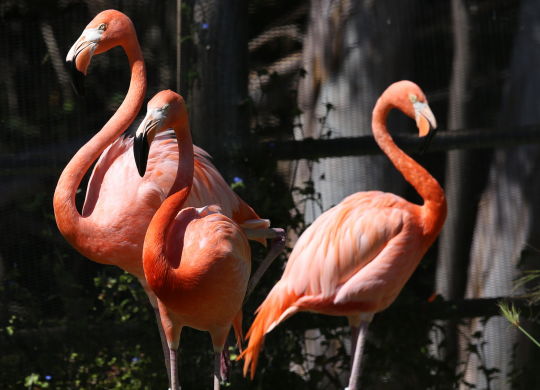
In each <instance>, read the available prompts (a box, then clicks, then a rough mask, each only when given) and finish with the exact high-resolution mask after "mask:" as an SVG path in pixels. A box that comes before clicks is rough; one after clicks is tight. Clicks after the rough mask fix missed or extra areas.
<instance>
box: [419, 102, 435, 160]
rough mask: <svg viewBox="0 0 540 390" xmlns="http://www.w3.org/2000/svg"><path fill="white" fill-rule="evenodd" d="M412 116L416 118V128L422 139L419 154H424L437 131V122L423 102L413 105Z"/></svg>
mask: <svg viewBox="0 0 540 390" xmlns="http://www.w3.org/2000/svg"><path fill="white" fill-rule="evenodd" d="M414 114H415V118H416V126H417V127H418V135H419V136H420V137H423V138H424V142H423V143H422V147H421V148H420V153H422V154H423V153H424V152H425V151H426V150H427V148H428V146H429V144H430V142H431V139H432V138H433V135H434V134H435V130H436V129H437V120H436V119H435V115H433V112H432V111H431V108H429V106H428V104H427V103H425V102H416V103H414Z"/></svg>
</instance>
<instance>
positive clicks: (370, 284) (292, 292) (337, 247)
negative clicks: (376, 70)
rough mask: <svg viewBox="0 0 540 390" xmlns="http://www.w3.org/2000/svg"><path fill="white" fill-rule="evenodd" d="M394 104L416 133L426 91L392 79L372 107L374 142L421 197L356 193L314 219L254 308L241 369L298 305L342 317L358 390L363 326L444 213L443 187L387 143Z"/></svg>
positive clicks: (431, 120) (395, 290)
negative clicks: (349, 335)
mask: <svg viewBox="0 0 540 390" xmlns="http://www.w3.org/2000/svg"><path fill="white" fill-rule="evenodd" d="M392 108H397V109H399V110H401V111H402V112H404V113H405V114H406V115H408V116H409V117H411V118H415V119H416V124H417V126H418V129H419V135H420V136H421V137H424V136H426V135H428V134H430V128H435V126H436V122H435V117H434V116H433V113H432V112H431V110H430V108H429V106H428V104H427V101H426V98H425V96H424V93H423V92H422V90H421V89H420V88H419V87H418V86H417V85H416V84H414V83H412V82H410V81H400V82H397V83H394V84H392V85H391V86H390V87H388V89H386V91H385V92H384V93H383V94H382V96H381V97H380V98H379V100H378V101H377V104H376V105H375V108H374V110H373V121H372V128H373V135H374V137H375V140H376V142H377V144H378V145H379V147H380V148H381V149H382V150H383V152H384V153H385V154H386V155H387V156H388V158H389V159H390V160H391V161H392V163H393V164H394V166H395V167H396V168H397V169H398V171H400V172H401V173H402V174H403V176H404V178H405V179H406V180H407V181H408V182H409V183H410V184H411V185H412V186H413V187H414V188H415V190H416V191H417V192H418V193H419V194H420V195H421V196H422V198H423V199H424V204H423V205H417V204H414V203H410V202H408V201H406V200H405V199H402V198H400V197H399V196H396V195H394V194H390V193H383V192H379V191H369V192H358V193H356V194H353V195H350V196H348V197H347V198H345V199H344V200H343V201H341V202H340V203H339V204H338V205H337V206H335V207H333V208H331V209H329V210H328V211H326V212H325V213H323V214H322V215H321V216H320V217H319V218H317V219H316V220H315V221H314V222H313V224H312V225H311V226H310V227H309V228H308V229H306V231H305V232H304V233H303V234H302V235H301V237H300V238H299V239H298V242H297V243H296V245H295V247H294V249H293V251H292V253H291V255H290V257H289V261H288V263H287V266H286V268H285V271H284V273H283V276H282V278H281V280H279V281H278V283H277V284H276V285H275V286H274V288H273V289H272V290H271V291H270V293H269V295H268V297H267V298H266V299H265V300H264V302H263V303H262V304H261V306H260V307H259V308H258V310H257V317H256V318H255V321H254V322H253V324H252V326H251V328H250V330H249V332H248V334H247V337H248V338H249V345H248V347H247V348H246V350H245V351H244V353H243V354H242V357H244V358H245V363H244V374H247V372H248V371H249V370H251V377H252V378H253V376H254V374H255V369H256V365H257V359H258V354H259V352H260V349H261V347H262V344H263V341H264V335H265V334H266V333H268V332H270V331H271V330H272V329H273V328H274V327H276V326H277V325H278V324H279V323H280V322H282V321H284V320H285V319H286V318H288V317H290V316H291V315H293V314H294V313H297V312H299V311H313V312H318V313H322V314H328V315H338V316H346V317H347V318H348V320H349V324H350V326H351V328H352V335H353V337H352V338H353V342H352V346H353V351H352V353H351V355H353V362H352V370H351V375H350V379H349V387H348V389H349V390H356V389H357V388H358V382H359V377H360V373H361V371H360V362H361V356H362V351H363V347H364V339H365V335H366V333H367V328H368V326H369V323H370V321H371V319H372V317H373V315H374V314H375V313H377V312H379V311H381V310H384V309H385V308H387V307H388V306H389V305H390V304H391V303H392V302H393V301H394V300H395V299H396V297H397V295H398V294H399V292H400V291H401V289H402V288H403V286H404V284H405V283H406V282H407V280H408V279H409V277H410V276H411V274H412V273H413V271H414V270H415V268H416V266H417V265H418V263H419V262H420V260H421V259H422V257H423V256H424V254H425V253H426V251H427V249H428V248H429V247H430V246H431V244H432V243H433V241H434V240H435V238H436V237H437V235H438V234H439V232H440V230H441V228H442V225H443V223H444V220H445V218H446V199H445V196H444V192H443V190H442V188H441V187H440V185H439V183H437V180H435V179H434V178H433V177H432V176H431V175H430V174H429V173H428V172H427V171H426V170H425V169H424V168H423V167H422V166H420V165H419V164H418V163H417V162H416V161H414V160H413V159H412V158H410V157H409V156H408V155H406V154H405V153H404V152H403V151H402V150H401V149H399V148H398V147H397V146H396V144H395V143H394V142H393V140H392V137H391V136H390V134H389V133H388V130H387V128H386V118H387V115H388V112H389V111H390V110H391V109H392Z"/></svg>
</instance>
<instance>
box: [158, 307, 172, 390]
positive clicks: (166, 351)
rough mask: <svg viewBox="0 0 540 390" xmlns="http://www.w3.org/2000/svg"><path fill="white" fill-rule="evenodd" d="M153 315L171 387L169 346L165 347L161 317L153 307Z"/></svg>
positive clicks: (165, 341) (165, 340)
mask: <svg viewBox="0 0 540 390" xmlns="http://www.w3.org/2000/svg"><path fill="white" fill-rule="evenodd" d="M154 314H155V315H156V321H157V326H158V330H159V338H160V340H161V349H162V350H163V358H164V359H165V366H166V367H167V379H168V381H169V382H168V383H169V386H170V385H171V356H170V352H169V346H168V345H167V339H166V338H165V332H164V331H163V326H162V325H161V317H160V316H159V309H158V308H157V306H156V307H154Z"/></svg>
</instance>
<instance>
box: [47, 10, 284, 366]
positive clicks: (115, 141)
mask: <svg viewBox="0 0 540 390" xmlns="http://www.w3.org/2000/svg"><path fill="white" fill-rule="evenodd" d="M115 46H122V47H123V49H124V51H125V52H126V54H127V57H128V60H129V65H130V68H131V81H130V84H129V90H128V92H127V95H126V97H125V99H124V101H123V102H122V104H121V105H120V107H119V108H118V110H117V111H116V113H115V114H114V115H113V116H112V117H111V118H110V120H109V121H108V122H107V123H106V124H105V126H104V127H103V128H102V129H101V130H100V131H99V132H98V133H97V134H96V135H95V136H94V137H93V138H92V139H91V140H90V141H89V142H88V143H86V144H85V145H84V146H83V147H82V148H81V149H79V151H78V152H77V153H76V154H75V156H74V157H73V158H72V159H71V161H70V162H69V163H68V165H67V166H66V168H65V169H64V171H63V172H62V174H61V176H60V178H59V180H58V184H57V186H56V190H55V193H54V200H53V203H54V213H55V218H56V223H57V225H58V228H59V230H60V232H61V233H62V235H63V236H64V237H65V238H66V240H67V241H68V242H69V243H70V244H71V245H72V246H73V247H74V248H75V249H77V250H78V251H79V252H80V253H81V254H82V255H84V256H85V257H87V258H89V259H91V260H93V261H96V262H99V263H103V264H111V265H116V266H118V267H120V268H122V269H123V270H125V271H127V272H129V273H131V274H133V275H134V276H136V277H137V279H138V280H139V281H140V283H141V284H142V285H143V287H144V289H145V291H146V292H147V294H148V296H149V299H150V302H151V303H152V306H153V307H154V310H155V312H156V315H157V316H158V311H157V302H156V299H155V296H154V295H153V293H152V292H151V291H150V290H149V289H148V287H147V285H146V281H145V278H144V272H143V267H142V247H143V241H144V234H145V233H146V229H147V227H148V224H149V223H150V220H151V218H152V216H153V215H154V213H155V211H156V210H157V209H158V207H159V206H160V205H161V203H162V202H163V200H164V199H165V198H166V196H167V195H168V194H170V193H172V192H175V191H176V190H177V189H178V188H177V187H175V186H174V182H175V177H176V168H177V167H176V163H175V161H178V158H179V156H178V147H177V145H176V139H174V137H173V135H172V134H166V133H165V134H161V135H159V136H158V137H156V139H155V140H154V143H153V146H152V148H151V149H150V151H149V152H150V157H149V161H148V172H147V174H146V175H145V176H144V177H143V178H141V177H140V176H139V174H138V172H137V169H136V167H135V164H134V163H133V157H132V153H133V136H130V135H125V136H122V137H119V136H120V135H121V134H122V132H124V131H125V130H126V129H127V128H128V126H129V125H130V124H131V123H132V122H133V120H134V119H135V117H136V115H137V113H138V112H139V110H140V108H141V106H142V103H143V100H144V95H145V91H146V71H145V66H144V61H143V57H142V52H141V48H140V45H139V43H138V40H137V35H136V32H135V28H134V26H133V24H132V22H131V20H130V19H129V18H128V17H127V16H126V15H124V14H123V13H121V12H119V11H115V10H107V11H103V12H101V13H100V14H98V15H97V16H96V17H95V18H94V19H93V20H92V21H91V22H90V23H89V24H88V26H87V27H86V28H85V30H84V31H83V33H82V35H81V37H80V38H79V39H78V40H77V41H76V42H75V44H74V45H73V47H72V48H71V49H70V51H69V53H68V55H67V58H66V60H67V61H68V63H70V64H71V68H72V71H73V73H74V74H75V80H74V81H75V84H76V85H78V84H80V82H81V81H82V75H83V74H84V75H85V74H86V72H87V69H88V66H89V64H90V61H91V58H92V56H93V55H94V54H100V53H103V52H106V51H108V50H110V49H111V48H113V47H115ZM79 87H80V85H79ZM100 155H101V157H99V156H100ZM164 156H167V158H166V159H165V158H162V157H164ZM98 157H99V160H98V162H97V163H96V165H95V167H94V170H93V172H92V176H91V178H90V181H89V183H88V188H87V193H86V199H85V202H84V206H83V210H82V215H81V214H80V213H79V211H78V210H77V208H76V205H75V193H76V191H77V189H78V187H79V185H80V183H81V180H82V178H83V177H84V175H85V174H86V172H87V171H88V169H89V168H90V166H91V165H92V164H93V163H94V161H95V160H96V159H97V158H98ZM194 164H195V166H194V177H193V189H192V191H191V193H190V195H189V197H188V199H187V200H186V206H188V205H189V206H195V207H199V206H203V205H206V204H218V205H219V206H220V207H221V209H222V210H223V213H224V214H225V215H227V216H229V217H231V218H233V219H234V220H235V221H236V222H237V223H238V224H240V226H242V228H243V229H244V230H245V232H246V234H247V235H248V237H249V238H250V239H255V240H259V241H262V242H263V243H264V242H265V239H266V238H270V239H274V242H275V243H278V242H279V243H281V244H282V243H283V242H284V241H283V237H284V232H283V230H281V229H270V228H269V221H268V220H265V219H260V218H259V216H258V215H257V214H256V213H255V212H254V211H253V209H252V208H251V207H249V206H248V205H247V204H246V203H245V202H244V201H243V200H242V199H240V198H239V197H238V195H236V194H235V193H234V192H233V191H232V190H231V189H230V187H229V186H228V185H227V183H226V182H225V181H224V180H223V178H222V177H221V175H220V174H219V172H218V171H217V170H216V168H215V167H214V166H213V165H212V163H211V162H210V160H209V157H208V155H207V154H206V152H204V151H203V150H202V149H200V148H197V147H195V163H194ZM281 246H282V245H281ZM280 250H281V249H280V245H275V246H273V248H271V249H270V251H269V253H268V255H267V257H266V258H265V260H263V262H262V263H261V266H260V268H259V269H262V268H263V267H265V266H267V265H268V264H269V263H270V262H271V260H272V259H273V258H274V257H276V256H277V254H278V253H279V251H280ZM258 271H259V270H258ZM261 273H262V271H259V272H258V274H259V275H260V274H261ZM158 317H159V316H158ZM157 319H158V324H160V323H161V321H160V320H159V318H157ZM160 330H161V328H160ZM160 334H161V332H160ZM161 335H162V334H161ZM162 336H163V335H162ZM162 340H163V339H162ZM164 349H165V351H164V352H165V353H166V355H165V357H166V360H167V359H168V356H169V353H168V348H166V346H165V345H164Z"/></svg>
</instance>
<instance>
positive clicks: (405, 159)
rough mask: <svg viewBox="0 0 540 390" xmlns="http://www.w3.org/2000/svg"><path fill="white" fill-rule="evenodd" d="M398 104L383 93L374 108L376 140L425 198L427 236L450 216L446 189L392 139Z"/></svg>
mask: <svg viewBox="0 0 540 390" xmlns="http://www.w3.org/2000/svg"><path fill="white" fill-rule="evenodd" d="M392 108H395V105H394V104H393V103H392V97H391V96H390V97H387V96H385V95H384V94H383V96H381V97H380V98H379V100H378V101H377V104H376V105H375V108H374V109H373V120H372V130H373V136H374V137H375V141H376V142H377V144H378V145H379V147H380V148H381V149H382V151H383V152H384V153H385V154H386V155H387V156H388V158H389V159H390V161H392V164H394V166H395V167H396V169H397V170H398V171H399V172H401V174H402V175H403V177H404V178H405V180H407V181H408V182H409V183H410V184H411V185H412V186H413V187H414V189H415V190H416V191H417V192H418V194H419V195H420V196H421V197H422V199H424V205H423V206H422V218H423V219H424V232H425V233H426V235H437V234H438V233H439V231H440V229H441V228H442V224H443V223H444V220H445V217H446V198H445V196H444V191H443V189H442V188H441V186H440V185H439V183H438V182H437V180H436V179H435V178H434V177H433V176H431V174H430V173H429V172H428V171H427V170H426V169H425V168H424V167H422V166H421V165H420V164H418V163H417V162H416V161H415V160H413V159H412V158H411V157H410V156H408V155H407V154H406V153H405V152H404V151H403V150H401V149H400V148H399V147H398V146H397V145H396V144H395V143H394V140H393V139H392V136H391V135H390V133H389V132H388V128H387V127H386V119H387V117H388V113H389V112H390V110H391V109H392Z"/></svg>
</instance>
